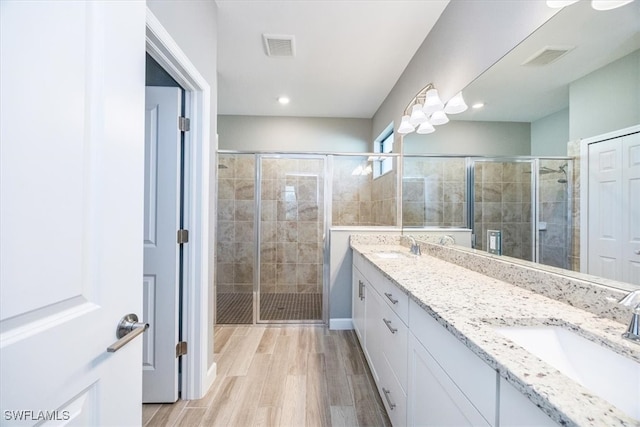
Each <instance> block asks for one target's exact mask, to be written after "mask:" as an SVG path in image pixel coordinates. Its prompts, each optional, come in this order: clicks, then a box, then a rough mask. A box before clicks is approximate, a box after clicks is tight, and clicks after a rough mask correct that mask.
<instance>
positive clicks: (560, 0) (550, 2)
mask: <svg viewBox="0 0 640 427" xmlns="http://www.w3.org/2000/svg"><path fill="white" fill-rule="evenodd" d="M632 1H633V0H591V7H592V8H594V9H595V10H611V9H615V8H618V7H621V6H624V5H625V4H629V3H631V2H632ZM577 2H578V0H547V6H549V7H551V8H554V9H558V8H561V7H565V6H570V5H572V4H574V3H577Z"/></svg>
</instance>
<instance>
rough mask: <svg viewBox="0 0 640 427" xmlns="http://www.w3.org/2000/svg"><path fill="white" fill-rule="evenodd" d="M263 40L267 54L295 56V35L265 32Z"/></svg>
mask: <svg viewBox="0 0 640 427" xmlns="http://www.w3.org/2000/svg"><path fill="white" fill-rule="evenodd" d="M262 40H263V41H264V49H265V52H266V54H267V56H277V57H293V56H295V54H296V49H295V47H296V46H295V43H294V37H293V36H282V35H274V34H263V35H262Z"/></svg>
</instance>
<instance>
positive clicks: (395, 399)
mask: <svg viewBox="0 0 640 427" xmlns="http://www.w3.org/2000/svg"><path fill="white" fill-rule="evenodd" d="M361 282H362V283H363V285H361V284H360V283H361ZM362 287H364V291H363V292H364V293H363V292H362V291H361V288H362ZM352 295H353V301H352V307H353V313H354V315H353V324H354V328H355V329H356V334H357V335H358V339H359V340H360V344H361V346H362V348H363V351H364V353H365V356H366V358H367V362H368V363H369V367H370V369H371V373H372V375H373V378H374V379H375V382H376V386H377V388H378V392H379V393H380V396H381V397H382V401H383V402H384V405H385V407H386V409H387V414H388V415H389V418H390V419H391V422H392V423H393V425H395V426H404V425H406V416H407V407H406V404H407V393H406V390H407V337H408V333H409V330H408V326H407V323H406V319H407V314H408V303H409V299H408V296H407V294H405V293H403V292H401V291H400V289H399V288H398V287H397V286H395V285H394V284H393V283H391V282H390V281H389V280H388V279H386V278H385V277H384V276H383V275H382V273H380V272H379V271H377V270H376V269H375V268H374V267H373V266H372V265H371V264H370V263H368V262H366V261H364V259H363V258H362V256H361V255H359V254H356V253H354V255H353V293H352ZM361 296H364V298H363V299H361ZM363 317H364V322H363V321H362V318H363ZM358 330H359V331H360V332H359V333H358Z"/></svg>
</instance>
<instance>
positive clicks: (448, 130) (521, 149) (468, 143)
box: [403, 120, 531, 156]
mask: <svg viewBox="0 0 640 427" xmlns="http://www.w3.org/2000/svg"><path fill="white" fill-rule="evenodd" d="M530 135H531V131H530V125H529V123H516V122H471V121H454V120H452V121H450V122H449V123H447V124H445V125H442V126H438V127H437V128H436V131H435V132H434V133H431V134H428V135H418V134H416V133H411V134H409V135H405V137H404V140H403V144H404V148H403V152H404V153H405V154H461V155H502V156H505V155H506V156H509V155H514V156H515V155H529V154H530V149H531V143H530Z"/></svg>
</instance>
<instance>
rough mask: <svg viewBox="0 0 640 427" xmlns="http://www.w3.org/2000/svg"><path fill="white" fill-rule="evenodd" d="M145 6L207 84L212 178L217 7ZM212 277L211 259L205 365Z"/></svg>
mask: <svg viewBox="0 0 640 427" xmlns="http://www.w3.org/2000/svg"><path fill="white" fill-rule="evenodd" d="M147 6H148V7H149V9H151V12H152V13H153V14H154V15H155V16H156V18H158V20H159V21H160V23H161V24H162V25H163V26H164V27H165V28H166V30H167V31H168V32H169V34H171V37H172V38H173V39H174V40H175V41H176V43H177V44H178V46H180V49H182V51H183V52H184V53H185V54H186V55H187V57H188V58H189V60H190V61H191V63H193V65H194V66H195V67H196V69H197V70H198V72H199V73H200V74H201V75H202V76H203V77H204V79H205V80H206V81H207V83H209V86H210V88H211V128H210V136H211V140H210V141H211V145H210V146H211V152H210V154H211V159H210V164H211V165H214V167H212V168H211V177H212V179H213V177H215V171H216V170H217V164H218V162H217V152H216V151H217V146H216V133H217V128H216V122H217V119H216V118H217V115H218V96H217V53H216V49H217V32H216V31H217V30H216V27H217V25H216V23H217V19H218V9H217V6H216V4H215V2H213V1H203V0H147ZM210 185H211V189H212V190H214V189H215V182H212V183H211V184H210ZM215 200H216V197H215V194H213V195H212V196H211V197H210V209H209V212H210V216H209V233H210V235H209V250H210V256H209V259H210V260H213V259H214V255H215V254H214V251H215V247H216V245H215V235H214V233H215V229H216V226H215V221H216V216H217V215H216V211H215ZM214 277H215V265H214V263H213V262H211V264H210V266H209V278H208V285H209V295H210V298H209V306H208V316H209V320H208V325H209V328H210V330H209V333H208V335H207V336H208V337H209V342H208V345H207V348H208V352H207V354H208V355H209V360H208V366H209V367H211V366H212V365H213V363H214V360H213V320H214V317H213V316H214V313H215V311H214V305H213V295H214V288H213V284H214V280H213V279H214Z"/></svg>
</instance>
